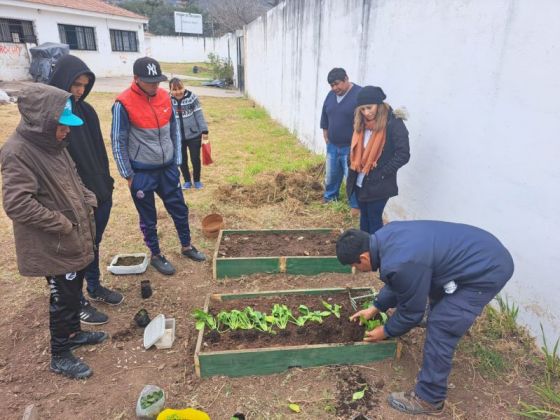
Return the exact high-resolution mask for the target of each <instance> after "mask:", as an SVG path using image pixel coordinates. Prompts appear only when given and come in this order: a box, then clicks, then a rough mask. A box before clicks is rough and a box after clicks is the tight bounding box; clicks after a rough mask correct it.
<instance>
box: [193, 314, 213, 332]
mask: <svg viewBox="0 0 560 420" xmlns="http://www.w3.org/2000/svg"><path fill="white" fill-rule="evenodd" d="M193 317H194V319H195V321H196V325H195V328H196V329H197V330H202V329H203V328H204V326H205V325H206V326H207V327H208V328H209V329H210V330H217V329H218V324H217V322H216V320H215V319H214V317H213V316H212V315H210V314H208V313H206V312H204V311H202V310H200V309H195V311H194V312H193Z"/></svg>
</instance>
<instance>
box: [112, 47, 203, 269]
mask: <svg viewBox="0 0 560 420" xmlns="http://www.w3.org/2000/svg"><path fill="white" fill-rule="evenodd" d="M133 71H134V81H133V83H132V85H131V86H130V88H128V89H127V90H125V91H124V92H122V93H121V94H120V95H119V96H118V97H117V100H116V102H115V105H114V106H113V126H112V129H111V141H112V147H113V156H114V158H115V161H116V163H117V168H118V170H119V173H120V175H121V176H122V177H123V178H125V179H126V180H127V181H128V186H129V188H130V192H131V195H132V199H133V200H134V205H135V206H136V209H137V211H138V214H139V216H140V227H141V229H142V232H143V234H144V241H145V243H146V245H147V246H148V248H149V249H150V251H151V253H152V257H151V260H150V262H151V265H152V266H153V267H154V268H156V269H157V270H158V271H159V272H160V273H162V274H166V275H171V274H174V273H175V268H174V267H173V265H172V264H171V263H170V262H169V261H168V260H167V259H166V258H165V257H164V256H163V255H162V253H161V250H160V248H159V241H158V237H157V214H156V206H155V197H154V193H156V194H157V195H158V196H159V197H160V198H161V200H162V201H163V204H164V206H165V208H166V210H167V211H168V213H169V214H170V215H171V217H172V218H173V222H174V223H175V228H176V229H177V234H178V236H179V241H180V242H181V253H182V254H183V255H184V256H186V257H188V258H190V259H192V260H194V261H204V260H205V259H206V257H205V255H204V254H203V253H202V252H200V251H198V250H197V249H196V248H195V247H194V246H193V245H192V244H191V234H190V228H189V210H188V207H187V205H186V203H185V199H184V197H183V194H182V192H181V188H180V187H179V170H178V169H177V165H180V164H181V144H180V141H179V135H178V130H177V123H176V120H175V116H174V112H173V107H172V106H171V100H170V98H169V94H168V93H167V92H166V91H165V90H163V89H161V88H159V83H160V82H162V81H165V80H167V77H166V76H165V75H163V74H162V72H161V67H160V65H159V63H158V62H157V61H156V60H154V59H153V58H149V57H143V58H139V59H138V60H136V61H135V63H134V68H133Z"/></svg>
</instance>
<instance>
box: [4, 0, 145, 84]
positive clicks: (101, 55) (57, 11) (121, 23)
mask: <svg viewBox="0 0 560 420" xmlns="http://www.w3.org/2000/svg"><path fill="white" fill-rule="evenodd" d="M0 17H3V18H8V19H22V20H30V21H33V24H34V28H35V34H36V36H37V42H38V44H42V43H44V42H58V43H60V36H59V33H58V24H59V23H60V24H67V25H78V26H90V27H94V28H95V38H96V43H97V51H80V50H70V54H73V55H76V56H77V57H80V58H81V59H82V60H84V61H85V62H86V64H87V65H88V66H89V68H90V69H91V70H92V71H93V72H94V73H95V74H96V76H97V77H107V76H124V75H131V74H132V65H133V63H134V61H135V60H136V59H137V58H139V57H142V56H144V55H145V54H144V49H145V47H144V29H143V25H142V23H141V22H140V21H137V20H133V19H128V18H120V17H117V16H111V17H109V15H105V16H101V15H99V16H98V15H97V14H94V13H87V12H81V11H77V10H72V9H62V8H52V7H50V8H49V7H42V6H41V5H39V6H38V8H29V7H18V6H16V5H2V4H0ZM109 29H119V30H125V31H134V32H137V35H138V42H139V52H138V53H133V52H113V51H111V38H110V35H109ZM8 45H19V46H21V47H23V48H25V44H8ZM0 55H1V54H0ZM2 63H3V61H2V58H1V57H0V64H2ZM20 67H21V66H20ZM28 71H29V64H27V65H26V69H25V70H21V69H20V70H19V71H17V72H16V71H15V70H13V69H7V68H6V67H4V66H2V68H0V79H3V80H21V79H26V78H30V76H29V73H28ZM11 75H13V77H12V76H11Z"/></svg>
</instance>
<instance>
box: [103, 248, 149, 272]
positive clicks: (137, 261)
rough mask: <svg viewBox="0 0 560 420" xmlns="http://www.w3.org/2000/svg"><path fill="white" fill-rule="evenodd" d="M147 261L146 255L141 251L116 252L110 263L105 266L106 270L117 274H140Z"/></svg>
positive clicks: (146, 266)
mask: <svg viewBox="0 0 560 420" xmlns="http://www.w3.org/2000/svg"><path fill="white" fill-rule="evenodd" d="M121 262H123V263H124V264H123V263H121ZM148 262H149V260H148V256H147V255H146V254H145V253H143V252H138V253H135V254H118V255H115V256H114V257H113V260H112V261H111V264H109V265H108V266H107V270H108V271H109V272H110V273H113V274H117V275H123V274H142V273H143V272H144V271H146V269H147V268H148Z"/></svg>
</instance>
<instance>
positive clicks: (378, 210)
mask: <svg viewBox="0 0 560 420" xmlns="http://www.w3.org/2000/svg"><path fill="white" fill-rule="evenodd" d="M387 201H389V199H388V198H383V199H381V200H375V201H360V200H358V205H359V206H360V230H363V231H364V232H367V233H369V234H370V235H371V234H374V233H375V232H377V231H378V230H379V229H381V228H382V227H383V210H384V209H385V205H386V204H387Z"/></svg>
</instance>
